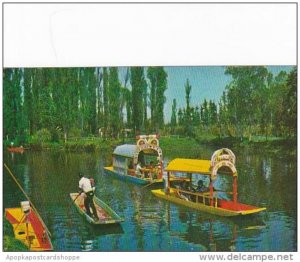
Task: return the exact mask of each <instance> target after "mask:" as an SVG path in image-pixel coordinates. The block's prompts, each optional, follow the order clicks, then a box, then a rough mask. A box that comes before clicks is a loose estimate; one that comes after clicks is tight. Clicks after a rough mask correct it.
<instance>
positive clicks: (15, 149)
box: [7, 146, 25, 154]
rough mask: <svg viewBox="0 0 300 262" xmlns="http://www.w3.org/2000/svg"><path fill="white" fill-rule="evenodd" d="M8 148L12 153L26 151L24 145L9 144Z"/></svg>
mask: <svg viewBox="0 0 300 262" xmlns="http://www.w3.org/2000/svg"><path fill="white" fill-rule="evenodd" d="M7 150H8V151H9V152H11V153H21V154H23V153H24V151H25V148H24V147H23V146H9V147H8V148H7Z"/></svg>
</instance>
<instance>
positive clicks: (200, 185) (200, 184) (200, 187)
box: [196, 179, 209, 193]
mask: <svg viewBox="0 0 300 262" xmlns="http://www.w3.org/2000/svg"><path fill="white" fill-rule="evenodd" d="M208 191H209V188H208V187H206V186H205V185H204V184H203V181H202V180H201V179H200V180H198V183H197V188H196V192H199V193H203V192H208Z"/></svg>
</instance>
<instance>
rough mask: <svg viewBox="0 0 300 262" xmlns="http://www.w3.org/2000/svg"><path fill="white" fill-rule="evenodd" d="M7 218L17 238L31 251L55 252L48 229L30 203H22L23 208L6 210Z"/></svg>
mask: <svg viewBox="0 0 300 262" xmlns="http://www.w3.org/2000/svg"><path fill="white" fill-rule="evenodd" d="M5 217H6V219H7V220H8V221H9V223H10V224H11V225H12V227H13V231H14V235H15V238H16V239H18V240H20V241H21V242H23V243H24V244H25V245H26V246H27V247H28V249H29V250H30V251H50V250H53V246H52V243H51V239H50V237H49V235H48V232H47V228H46V226H45V224H44V222H43V220H42V219H41V217H40V216H39V215H38V214H37V213H36V212H35V211H34V209H32V208H31V206H30V204H29V201H23V202H21V207H13V208H5Z"/></svg>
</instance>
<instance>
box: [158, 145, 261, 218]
mask: <svg viewBox="0 0 300 262" xmlns="http://www.w3.org/2000/svg"><path fill="white" fill-rule="evenodd" d="M219 169H220V170H219ZM166 171H167V178H166V179H167V181H166V183H165V188H164V189H157V190H152V193H153V194H154V195H155V196H157V197H159V198H163V199H165V200H167V201H170V202H173V203H176V204H180V205H184V206H187V207H190V208H194V209H198V210H200V211H203V212H207V213H210V214H215V215H219V216H245V215H250V214H255V213H259V212H261V211H263V210H265V209H266V208H264V207H256V206H252V205H247V204H242V203H239V202H238V200H237V194H238V193H237V171H236V168H235V156H234V154H233V153H232V151H231V150H229V149H227V148H223V149H220V150H217V151H216V152H215V153H214V154H213V156H212V158H211V160H199V159H183V158H176V159H174V160H172V161H171V162H170V163H169V165H168V166H167V168H166ZM218 171H220V172H221V171H224V174H226V175H231V176H232V178H233V183H232V192H224V191H222V193H226V194H228V195H232V200H226V199H222V198H221V197H220V196H219V192H220V191H219V190H216V189H215V188H214V186H213V182H214V181H215V180H216V179H217V172H218ZM178 173H179V174H182V173H185V174H187V176H188V177H189V183H185V184H184V186H178V187H172V186H171V184H170V175H171V174H172V175H176V174H178ZM194 174H200V175H204V176H208V177H209V181H210V184H209V187H208V188H202V189H203V190H198V191H197V190H195V189H194V188H193V187H192V177H193V175H194Z"/></svg>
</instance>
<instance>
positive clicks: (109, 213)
mask: <svg viewBox="0 0 300 262" xmlns="http://www.w3.org/2000/svg"><path fill="white" fill-rule="evenodd" d="M77 196H78V193H71V194H70V197H71V199H72V201H73V204H74V206H75V207H76V209H77V210H78V212H79V213H80V214H81V215H82V216H83V217H84V218H85V219H86V221H87V222H89V223H90V224H92V225H107V224H118V223H121V222H124V219H123V218H121V217H120V216H119V215H118V214H117V213H116V212H115V211H114V210H112V209H111V208H110V207H109V206H108V205H107V204H106V203H104V202H103V201H102V200H100V199H99V198H97V197H94V204H95V207H96V210H97V215H98V217H99V221H95V220H94V219H93V218H92V217H90V216H89V215H87V214H86V212H85V208H84V198H83V197H82V196H79V197H77ZM75 199H76V200H75ZM74 200H75V201H74Z"/></svg>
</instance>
